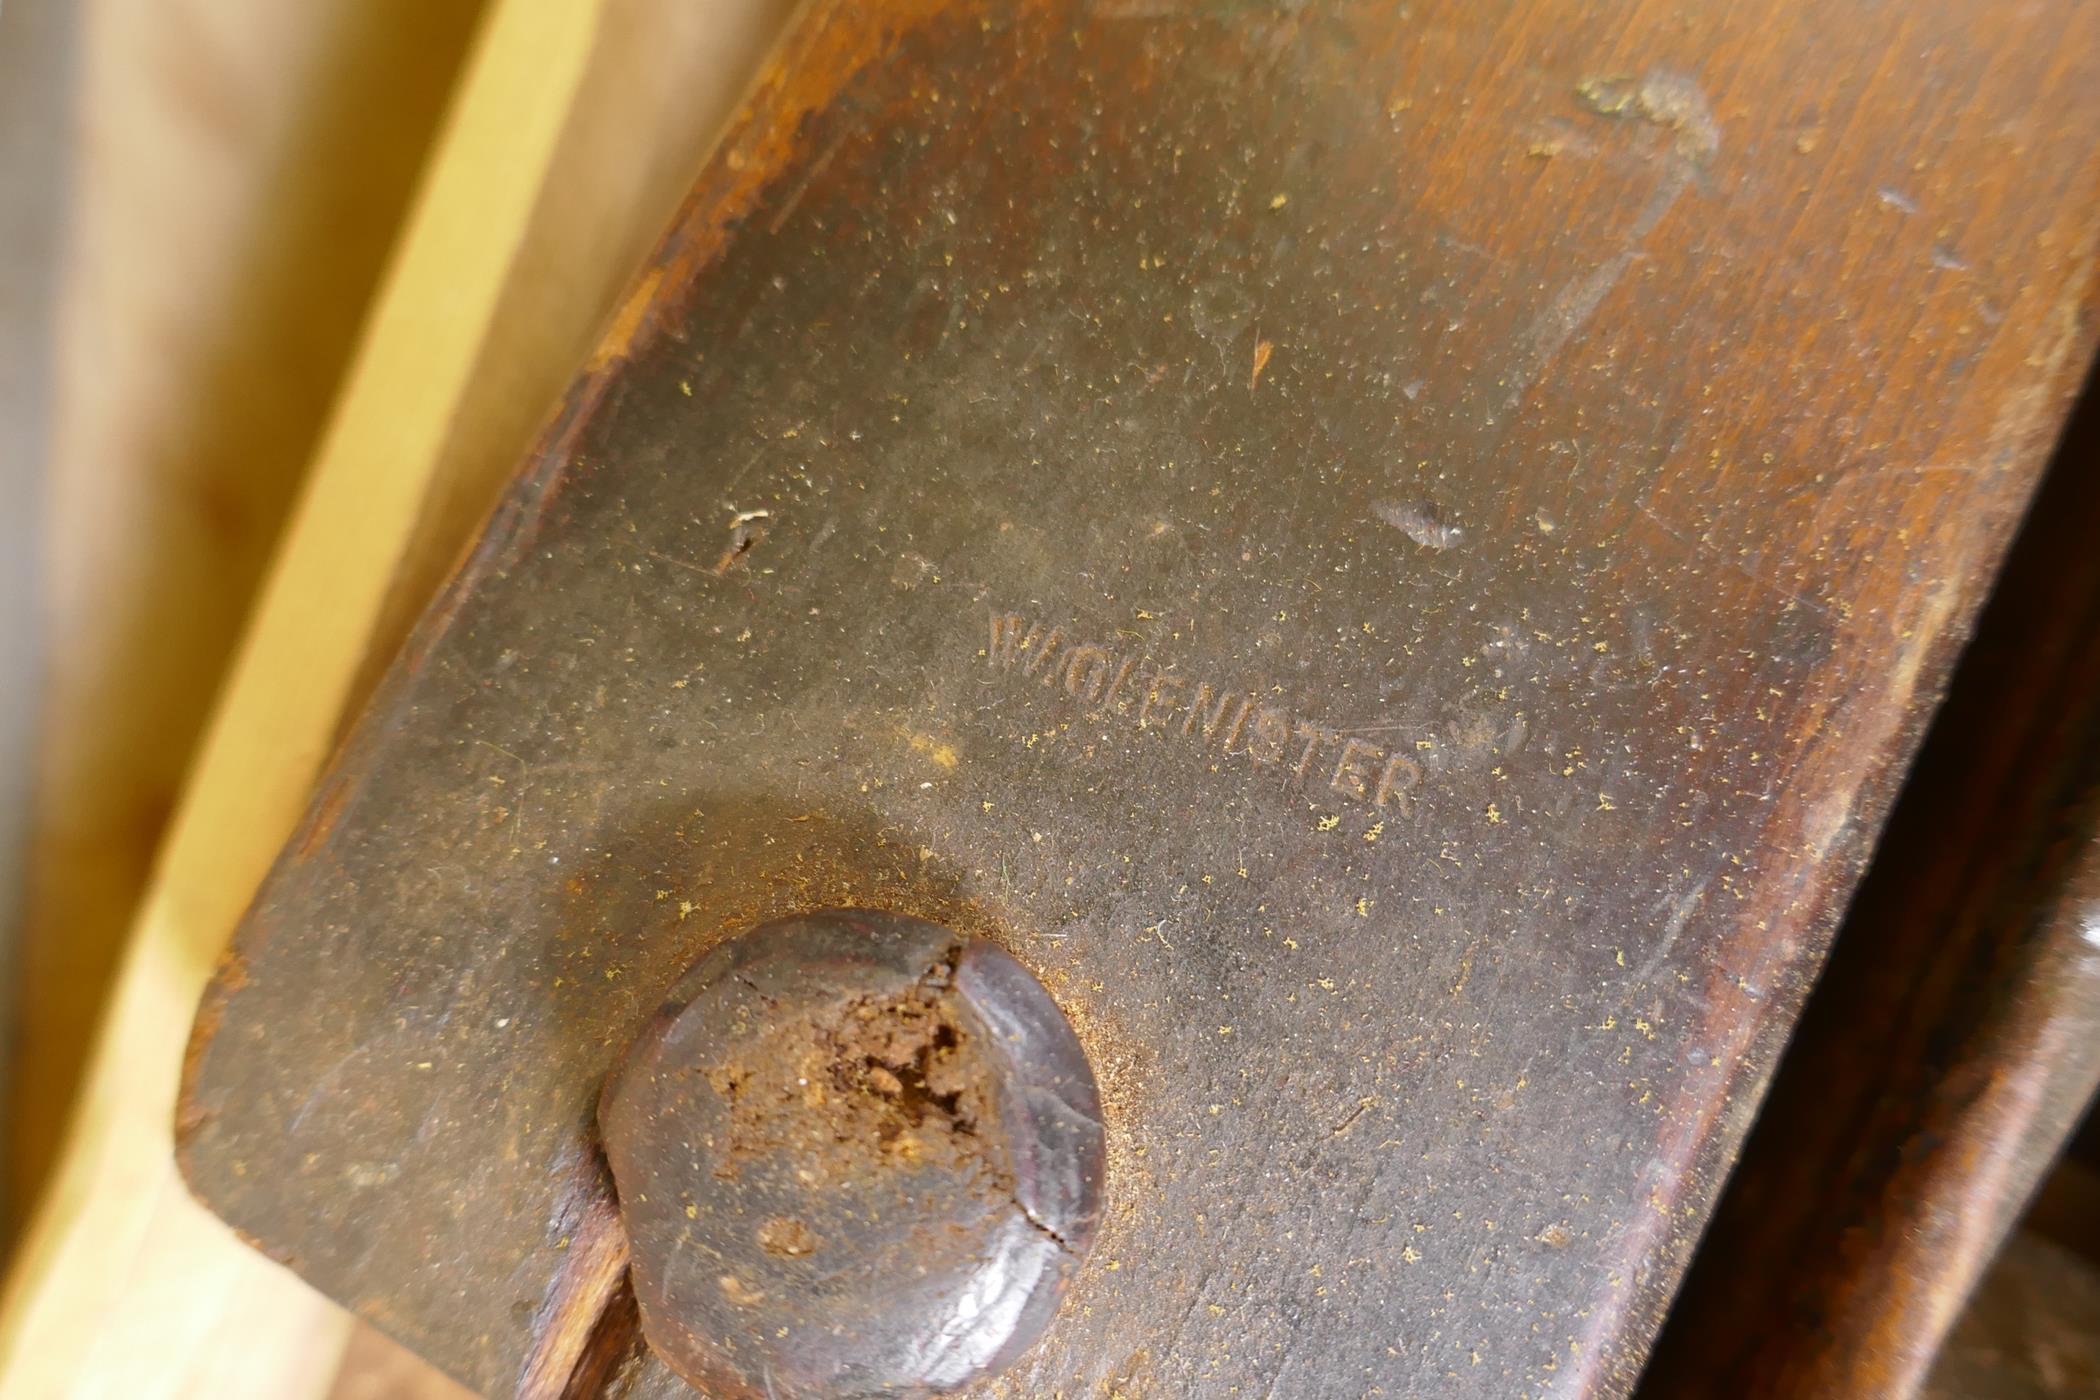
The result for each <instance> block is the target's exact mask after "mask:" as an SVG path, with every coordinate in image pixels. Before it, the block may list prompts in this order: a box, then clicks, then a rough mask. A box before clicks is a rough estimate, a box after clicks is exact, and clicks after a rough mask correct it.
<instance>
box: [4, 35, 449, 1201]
mask: <svg viewBox="0 0 2100 1400" xmlns="http://www.w3.org/2000/svg"><path fill="white" fill-rule="evenodd" d="M478 9H479V6H478V4H476V3H473V0H448V3H442V4H426V3H421V0H380V2H379V3H370V0H315V3H302V4H296V5H285V4H279V3H275V0H92V3H89V4H85V5H82V6H80V7H79V10H80V14H79V28H80V34H79V36H78V49H79V54H80V65H81V66H80V76H79V87H78V91H77V96H76V99H75V100H76V102H77V109H78V113H79V131H78V144H77V150H78V152H79V159H78V160H77V161H75V162H74V163H73V165H72V168H71V169H70V171H69V175H68V185H69V191H70V193H69V199H70V206H71V207H70V209H69V211H68V214H67V225H68V245H67V247H66V250H65V253H64V256H63V257H62V258H61V259H60V261H59V264H58V266H59V268H60V269H61V270H62V277H63V282H62V286H61V287H60V288H59V289H58V292H57V302H58V306H57V315H58V325H57V328H56V335H57V339H58V359H57V364H56V368H55V374H56V380H57V382H56V385H55V391H54V401H53V403H52V406H51V413H52V423H51V429H50V431H51V438H52V441H51V450H50V456H49V459H48V463H47V465H46V467H45V469H44V472H43V476H44V480H45V483H46V491H47V495H46V499H45V501H44V505H43V510H42V516H43V528H42V532H41V533H42V537H43V543H42V549H41V552H40V553H38V554H35V555H31V556H27V557H31V558H37V559H40V560H41V561H42V568H43V572H44V578H43V585H44V586H43V588H42V590H41V599H42V603H43V610H44V614H45V615H44V618H43V627H44V632H45V635H46V637H47V638H48V639H49V660H48V674H47V676H46V677H45V684H44V690H43V696H42V718H41V723H40V726H39V732H40V743H39V746H38V761H37V771H36V784H37V794H36V808H35V812H34V817H33V825H32V843H31V847H30V852H29V860H30V864H29V870H30V877H29V882H28V890H27V897H28V905H27V909H26V912H25V915H24V924H23V929H22V935H21V938H22V942H21V949H20V955H19V961H18V975H17V980H16V982H15V984H14V990H13V993H12V1000H13V1014H14V1015H15V1016H16V1018H17V1021H18V1027H19V1031H18V1034H17V1035H16V1036H15V1037H13V1038H12V1039H11V1058H10V1059H9V1060H8V1063H7V1075H8V1097H9V1100H10V1103H9V1121H8V1128H9V1131H8V1133H7V1144H8V1146H7V1157H6V1176H7V1182H6V1190H5V1202H6V1209H5V1212H4V1214H5V1218H6V1221H7V1227H6V1232H7V1233H8V1234H9V1235H12V1233H13V1232H14V1230H15V1229H17V1228H19V1226H20V1225H21V1223H22V1219H23V1217H24V1215H25V1214H26V1212H27V1211H28V1209H29V1207H30V1205H31V1203H32V1202H33V1201H34V1200H35V1198H36V1195H37V1193H38V1191H39V1190H40V1189H41V1187H42V1186H43V1183H44V1179H45V1177H46V1175H47V1174H48V1172H49V1170H50V1167H51V1164H52V1161H53V1160H54V1158H55V1157H56V1155H57V1153H58V1151H59V1148H60V1145H61V1143H62V1141H63V1129H64V1127H65V1123H66V1118H67V1114H68V1112H69V1110H70V1106H71V1104H72V1101H73V1094H74V1090H75V1088H76V1086H77V1084H78V1081H79V1077H80V1074H81V1072H82V1069H83V1067H84V1065H85V1063H86V1059H87V1056H88V1053H89V1047H90V1040H91V1037H92V1034H93V1032H94V1029H95V1026H96V1023H97V1021H98V1020H99V1018H100V1016H101V1012H102V1008H103V1003H104V999H105V997H106V996H107V994H108V992H109V987H110V979H111V977H112V976H113V975H114V973H115V970H116V967H117V962H118V958H119V955H120V950H121V947H122V943H123V938H124V934H125V931H126V930H127V929H128V928H129V927H130V925H131V922H132V918H133V915H134V913H135V912H136V907H137V903H138V900H139V896H140V892H141V890H142V889H143V887H144V885H145V883H146V879H147V875H148V870H149V867H150V865H151V862H152V859H153V855H154V852H155V850H156V849H157V847H158V845H159V843H160V839H161V836H162V833H163V830H164V829H165V827H166V824H167V821H168V818H169V814H170V812H171V811H172V810H173V807H174V805H175V801H176V795H177V793H178V792H179V791H180V789H181V785H182V782H183V779H184V774H185V773H186V772H187V770H188V768H189V764H190V760H191V757H192V754H193V753H194V751H195V749H196V746H197V742H198V736H199V734H200V733H201V731H202V729H203V726H204V723H205V720H206V717H207V715H208V713H209V711H210V706H211V704H212V702H213V698H214V696H215V695H216V694H217V692H218V689H219V686H220V683H221V681H222V679H223V677H224V674H225V670H226V665H227V661H228V659H229V657H230V656H231V654H232V651H233V647H234V644H235V642H236V640H237V639H238V637H239V635H240V630H241V627H242V625H243V622H244V621H245V619H246V618H247V616H248V612H249V609H250V607H251V606H252V604H253V601H254V595H255V589H256V587H257V585H258V583H259V582H260V580H261V578H262V575H263V570H264V568H265V565H266V564H267V562H268V560H269V558H270V553H271V551H272V550H273V549H274V548H275V547H276V545H277V542H278V537H279V532H280V530H281V528H282V526H283V523H284V519H285V515H286V512H287V511H288V510H289V508H290V505H291V501H292V497H293V493H294V492H295V491H296V490H297V488H298V485H299V481H300V479H301V475H302V473H303V472H304V470H305V467H306V464H307V461H308V459H309V458H310V457H311V455H312V452H313V448H314V443H315V440H316V438H317V437H318V435H319V433H320V431H321V427H322V423H323V420H324V418H325V417H326V415H327V412H328V409H329V405H330V404H331V402H332V401H333V400H334V398H335V395H336V392H337V389H338V387H339V385H340V381H341V379H342V375H343V371H344V367H345V365H346V364H347V362H348V360H349V357H350V354H351V351H352V349H353V347H354V345H355V342H356V338H357V334H358V329H359V326H360V324H361V323H362V321H363V318H364V316H365V312H366V309H367V306H368V303H369V301H370V299H371V296H372V294H373V291H374V289H375V287H376V286H377V284H378V282H379V279H380V276H381V273H382V271H383V269H384V266H385V262H386V258H387V255H388V251H389V250H390V249H391V248H392V247H393V245H394V241H395V238H396V236H397V234H398V232H399V228H400V223H401V219H402V215H403V213H404V211H405V209H406V207H407V204H408V201H409V198H410V195H411V193H412V192H413V189H414V185H415V181H416V177H417V172H418V171H419V170H420V169H421V167H422V164H423V160H424V157H425V155H426V153H427V151H428V149H429V146H430V141H431V138H432V134H433V132H434V130H435V128H436V125H437V123H438V120H439V118H440V116H441V115H442V112H443V106H444V103H445V101H446V99H447V97H448V96H449V94H450V93H451V91H452V86H453V81H454V78H455V76H456V74H457V71H458V67H459V63H460V61H461V58H462V55H463V54H464V52H465V47H466V43H467V41H468V38H469V36H470V35H471V33H472V30H473V24H474V20H475V16H476V14H477V12H478Z"/></svg>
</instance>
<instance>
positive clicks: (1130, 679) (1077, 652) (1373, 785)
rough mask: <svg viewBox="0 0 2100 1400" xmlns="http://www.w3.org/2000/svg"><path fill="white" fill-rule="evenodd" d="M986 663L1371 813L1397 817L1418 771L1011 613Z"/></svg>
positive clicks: (1405, 761) (1276, 708) (1227, 689)
mask: <svg viewBox="0 0 2100 1400" xmlns="http://www.w3.org/2000/svg"><path fill="white" fill-rule="evenodd" d="M980 654H981V655H983V656H984V657H985V658H986V660H987V662H988V663H989V664H990V665H992V666H993V667H995V668H997V669H998V670H1000V671H1001V672H1004V673H1006V674H1008V675H1010V676H1011V677H1012V678H1013V679H1015V680H1016V681H1028V680H1033V681H1035V682H1036V683H1038V684H1040V685H1041V686H1043V687H1044V688H1045V689H1048V690H1050V691H1052V692H1057V691H1062V692H1063V693H1064V694H1065V695H1066V696H1068V697H1070V698H1071V699H1073V700H1077V701H1079V702H1080V703H1081V704H1084V705H1086V706H1088V707H1089V708H1091V709H1093V710H1095V711H1097V712H1099V713H1103V714H1114V715H1120V716H1122V717H1123V718H1125V719H1126V720H1128V721H1129V722H1130V723H1131V724H1132V725H1134V726H1135V727H1136V728H1137V729H1139V730H1152V731H1159V732H1161V733H1163V734H1164V735H1165V736H1167V737H1168V738H1170V739H1174V740H1178V741H1180V742H1182V743H1184V744H1186V745H1189V746H1191V747H1192V748H1193V749H1194V750H1195V751H1196V752H1197V753H1209V754H1216V755H1218V756H1220V757H1224V758H1233V757H1243V758H1245V759H1246V760H1247V762H1248V763H1249V764H1250V765H1251V766H1252V767H1254V768H1257V769H1277V770H1279V771H1281V772H1282V773H1283V774H1284V775H1285V778H1286V780H1287V782H1289V783H1290V784H1291V785H1293V786H1297V787H1302V788H1304V789H1305V790H1307V791H1308V792H1310V791H1314V790H1318V789H1321V788H1324V789H1326V790H1327V791H1330V792H1332V793H1334V794H1336V795H1337V796H1340V797H1342V798H1345V799H1347V800H1349V801H1351V802H1353V803H1355V804H1357V805H1359V806H1362V807H1366V808H1369V809H1370V810H1372V811H1374V812H1387V811H1392V812H1398V813H1401V814H1403V815H1404V814H1406V813H1407V812H1408V811H1410V810H1411V809H1412V807H1413V801H1414V799H1413V793H1414V790H1415V789H1416V788H1417V787H1419V786H1420V785H1421V782H1422V766H1421V765H1420V764H1419V763H1417V762H1416V761H1415V760H1414V759H1413V758H1411V757H1409V756H1408V755H1406V754H1404V753H1400V752H1397V751H1388V750H1387V749H1386V748H1385V747H1384V746H1382V745H1379V744H1374V743H1372V742H1370V741H1369V740H1367V739H1361V738H1358V737H1356V736H1355V735H1351V734H1343V733H1342V732H1341V731H1339V730H1336V729H1332V728H1329V727H1328V726H1326V725H1323V724H1319V723H1317V722H1315V721H1314V720H1311V719H1309V718H1307V717H1306V716H1304V715H1302V714H1299V713H1296V712H1294V711H1292V710H1291V709H1289V708H1288V707H1286V706H1283V705H1277V704H1270V703H1265V702H1264V701H1263V700H1262V698H1261V697H1260V695H1258V694H1257V693H1256V692H1254V691H1252V690H1246V689H1242V688H1239V687H1235V686H1232V685H1229V684H1225V683H1220V682H1215V681H1212V680H1209V679H1203V678H1191V677H1189V676H1187V675H1185V674H1182V673H1181V672H1178V671H1176V670H1174V669H1173V668H1172V667H1171V666H1170V665H1168V664H1166V663H1161V662H1154V661H1152V660H1151V659H1149V658H1147V657H1144V656H1141V655H1140V654H1139V653H1137V652H1134V651H1120V652H1119V651H1117V650H1115V649H1112V648H1110V647H1108V646H1104V645H1102V644H1100V643H1098V642H1090V641H1084V640H1080V639H1078V638H1076V637H1074V636H1072V635H1071V634H1068V633H1067V632H1066V631H1065V630H1064V629H1063V628H1062V627H1058V626H1055V625H1053V626H1051V627H1049V628H1047V629H1046V628H1045V627H1044V626H1043V624H1042V623H1041V622H1040V621H1037V620H1035V619H1032V618H1028V617H1024V616H1022V615H1021V614H1019V613H1001V612H997V611H994V612H993V613H992V615H991V645H990V646H989V647H988V648H987V649H986V650H985V651H984V652H982V653H980Z"/></svg>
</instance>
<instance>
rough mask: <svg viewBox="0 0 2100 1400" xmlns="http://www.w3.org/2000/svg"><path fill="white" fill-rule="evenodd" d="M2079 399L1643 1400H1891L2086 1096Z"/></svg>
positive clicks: (1971, 1282)
mask: <svg viewBox="0 0 2100 1400" xmlns="http://www.w3.org/2000/svg"><path fill="white" fill-rule="evenodd" d="M2096 463H2100V397H2095V395H2094V394H2093V393H2092V392H2090V391H2089V392H2088V393H2087V394H2086V395H2085V397H2084V399H2083V401H2082V404H2081V408H2080V411H2079V412H2078V414H2077V416H2076V418H2075V419H2074V421H2073V423H2072V426H2071V428H2070V430H2069V431H2068V432H2067V433H2066V434H2065V437H2064V441H2063V444H2062V446H2061V448H2060V450H2059V453H2058V457H2057V460H2056V463H2055V465H2054V467H2053V468H2052V470H2051V471H2050V473H2049V476H2048V479H2047V481H2046V482H2045V483H2044V485H2043V488H2042V490H2041V493H2040V494H2039V496H2038V497H2037V498H2036V501H2035V506H2034V509H2033V511H2032V512H2031V514H2030V518H2029V519H2028V521H2027V522H2026V524H2025V526H2024V527H2023V528H2022V530H2021V532H2020V535H2019V537H2018V539H2017V540H2016V542H2015V544H2014V546H2013V549H2012V552H2011V555H2010V557H2009V559H2008V561H2007V564H2006V567H2005V569H2004V570H2003V572H2002V574H2001V576H2000V579H1999V582H1998V585H1997V587H1996V589H1995V590H1994V592H1993V593H1992V596H1991V600H1990V603H1989V605H1988V607H1986V608H1985V610H1984V613H1983V616H1982V619H1981V622H1980V624H1979V627H1978V630H1977V635H1976V637H1975V640H1974V641H1973V642H1972V643H1971V644H1970V646H1969V648H1968V650H1967V651H1966V652H1965V653H1964V654H1963V656H1962V659H1961V664H1960V666H1959V668H1958V670H1957V671H1956V673H1955V678H1954V682H1953V685H1952V687H1951V688H1950V690H1949V694H1948V698H1947V702H1946V704H1945V705H1944V706H1943V707H1942V708H1941V710H1940V713H1939V715H1938V717H1937V718H1936V719H1935V720H1934V722H1933V727H1932V731H1931V734H1930V735H1929V736H1928V738H1927V740H1926V742H1925V746H1924V748H1923V750H1922V751H1921V753H1920V755H1919V758H1918V762H1917V765H1916V771H1915V773H1914V775H1913V776H1912V778H1911V779H1910V781H1909V782H1908V783H1907V784H1906V786H1905V788H1904V792H1903V796H1902V799H1901V801H1900V802H1899V803H1898V805H1897V808H1896V811H1895V814H1894V816H1893V817H1892V818H1891V820H1890V822H1889V826H1888V831H1887V833H1886V835H1885V836H1884V838H1883V840H1882V842H1881V843H1880V846H1879V848H1878V849H1877V850H1876V851H1875V854H1874V863H1873V865H1872V867H1871V868H1870V870H1869V872H1868V874H1867V878H1866V880H1865V881H1864V882H1863V884H1862V886H1861V890H1860V893H1859V896H1858V897H1857V899H1856V900H1855V901H1854V903H1853V906H1852V909H1851V910H1850V912H1849V913H1848V914H1847V916H1846V920H1845V923H1844V926H1843V928H1842V930H1841V931H1840V933H1839V936H1838V940H1837V944H1836V949H1835V951H1834V953H1833V954H1832V957H1831V959H1830V964H1829V966H1828V967H1827V968H1826V969H1825V971H1824V973H1823V976H1822V977H1821V979H1820V980H1819V982H1818V984H1817V987H1816V990H1815V994H1814V996H1813V997H1812V998H1811V999H1810V1001H1809V1004H1808V1007H1807V1010H1806V1011H1805V1013H1804V1015H1803V1017H1802V1020H1801V1024H1800V1027H1799V1029H1798V1030H1797V1031H1796V1033H1795V1035H1794V1038H1793V1040H1792V1041H1790V1042H1789V1044H1788V1047H1787V1053H1786V1058H1785V1060H1784V1061H1783V1062H1782V1064H1781V1067H1780V1071H1779V1076H1778V1078H1777V1080H1776V1081H1775V1084H1774V1088H1773V1092H1772V1094H1771V1096H1770V1098H1769V1099H1768V1101H1767V1102H1766V1104H1765V1105H1764V1106H1763V1108H1762V1110H1761V1112H1760V1115H1759V1119H1758V1122H1757V1126H1756V1128H1755V1130H1754V1131H1753V1132H1752V1134H1751V1137H1750V1141H1749V1144H1748V1147H1747V1149H1746V1151H1745V1153H1744V1156H1743V1159H1742V1161H1741V1164H1740V1165H1739V1167H1738V1168H1737V1170H1736V1172H1735V1174H1734V1176H1733V1177H1732V1178H1731V1180H1730V1182H1729V1185H1728V1189H1727V1192H1726V1194H1725V1195H1724V1196H1723V1198H1722V1201H1721V1204H1720V1208H1719V1210H1718V1211H1717V1213H1716V1217H1715V1220H1714V1223H1713V1225H1712V1227H1711V1228H1710V1229H1709V1230H1708V1232H1707V1234H1706V1236H1705V1238H1704V1239H1703V1240H1702V1242H1701V1244H1700V1252H1699V1255H1698V1257H1697V1258H1696V1260H1695V1261H1694V1263H1693V1266H1692V1271H1691V1275H1690V1278H1689V1280H1688V1283H1687V1286H1686V1288H1685V1290H1684V1293H1683V1295H1682V1297H1681V1298H1680V1299H1679V1301H1678V1303H1677V1306H1676V1308H1675V1309H1674V1310H1673V1312H1672V1314H1671V1317H1670V1321H1669V1325H1668V1328H1667V1329H1666V1331H1665V1333H1664V1336H1663V1339H1662V1343H1661V1345H1660V1346H1659V1347H1658V1349H1657V1353H1656V1356H1655V1358H1654V1362H1653V1364H1652V1366H1651V1368H1650V1370H1649V1373H1648V1374H1647V1375H1646V1376H1645V1377H1644V1378H1643V1382H1642V1391H1643V1394H1644V1395H1650V1396H1672V1395H1685V1396H1703V1395H1710V1394H1713V1393H1715V1392H1716V1390H1717V1388H1725V1389H1734V1388H1736V1387H1741V1388H1742V1389H1743V1390H1744V1392H1745V1393H1750V1394H1760V1395H1765V1394H1770V1395H1788V1396H1804V1397H1806V1396H1827V1397H1831V1398H1832V1400H1839V1398H1840V1397H1848V1396H1854V1395H1907V1394H1911V1393H1913V1392H1914V1391H1915V1390H1916V1388H1917V1387H1918V1386H1919V1384H1920V1383H1921V1382H1922V1380H1923V1378H1924V1376H1925V1374H1926V1372H1927V1369H1928V1368H1929V1367H1930V1366H1931V1365H1932V1364H1933V1359H1934V1357H1935V1355H1936V1354H1937V1353H1938V1351H1939V1349H1940V1344H1941V1341H1942V1340H1943V1339H1944V1338H1945V1337H1946V1336H1947V1334H1948V1329H1949V1328H1950V1327H1951V1326H1952V1325H1953V1324H1954V1322H1955V1319H1956V1315H1957V1313H1958V1312H1959V1310H1960V1309H1961V1307H1962V1304H1963V1300H1964V1299H1966V1298H1967V1297H1968V1295H1969V1293H1970V1291H1971V1290H1972V1289H1973V1288H1975V1287H1976V1285H1977V1282H1978V1280H1979V1279H1980V1278H1982V1276H1983V1274H1984V1271H1985V1269H1986V1268H1988V1267H1989V1266H1990V1263H1991V1260H1992V1257H1993V1255H1994V1254H1995V1253H1996V1252H1997V1249H1998V1246H1999V1244H2000V1243H2001V1242H2002V1241H2003V1240H2004V1238H2005V1236H2006V1234H2007V1232H2008V1230H2009V1229H2010V1228H2011V1226H2012V1225H2013V1223H2014V1221H2015V1219H2016V1217H2018V1215H2019V1214H2020V1212H2021V1210H2022V1209H2023V1208H2024V1207H2025V1205H2026V1203H2027V1200H2028V1197H2029V1196H2030V1194H2031V1193H2032V1192H2033V1191H2034V1189H2035V1187H2036V1185H2037V1183H2038V1181H2039V1180H2040V1179H2041V1176H2042V1174H2043V1173H2044V1172H2045V1171H2046V1170H2047V1169H2048V1167H2049V1165H2050V1163H2051V1162H2052V1161H2053V1160H2054V1159H2055V1158H2056V1157H2057V1156H2058V1154H2059V1153H2060V1151H2061V1150H2062V1148H2063V1146H2064V1143H2065V1140H2066V1139H2067V1138H2068V1137H2069V1136H2070V1134H2071V1132H2072V1130H2073V1129H2074V1128H2075V1127H2076V1126H2077V1124H2078V1121H2079V1119H2080V1117H2081V1116H2082V1115H2083V1114H2084V1113H2085V1111H2086V1107H2087V1104H2088V1103H2089V1101H2090V1100H2091V1099H2092V1097H2093V1091H2094V1089H2095V1087H2096V1086H2100V646H2096V645H2095V644H2094V638H2095V637H2096V636H2100V550H2096V549H2095V548H2094V547H2093V546H2094V541H2095V540H2096V539H2100V472H2096V471H2095V470H2094V466H2095V464H2096Z"/></svg>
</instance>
